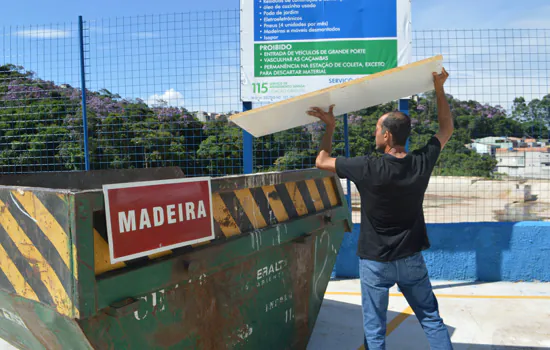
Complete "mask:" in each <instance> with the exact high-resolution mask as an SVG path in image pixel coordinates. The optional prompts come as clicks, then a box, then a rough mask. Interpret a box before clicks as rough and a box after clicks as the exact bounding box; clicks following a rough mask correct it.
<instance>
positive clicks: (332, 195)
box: [323, 177, 338, 206]
mask: <svg viewBox="0 0 550 350" xmlns="http://www.w3.org/2000/svg"><path fill="white" fill-rule="evenodd" d="M323 183H324V184H325V188H326V189H327V195H328V200H329V201H330V204H331V205H332V206H335V205H338V195H337V193H336V188H335V187H334V182H332V178H331V177H325V178H324V179H323Z"/></svg>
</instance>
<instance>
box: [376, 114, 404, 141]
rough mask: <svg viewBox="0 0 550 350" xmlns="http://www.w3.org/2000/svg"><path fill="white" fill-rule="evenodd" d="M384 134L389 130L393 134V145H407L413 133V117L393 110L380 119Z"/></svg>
mask: <svg viewBox="0 0 550 350" xmlns="http://www.w3.org/2000/svg"><path fill="white" fill-rule="evenodd" d="M379 123H380V126H381V131H382V134H384V133H386V131H388V132H389V133H390V134H391V136H392V145H390V146H405V144H406V143H407V139H408V138H409V136H410V134H411V118H409V116H407V115H406V114H405V113H403V112H399V111H393V112H389V113H386V114H384V115H383V116H382V117H380V119H379Z"/></svg>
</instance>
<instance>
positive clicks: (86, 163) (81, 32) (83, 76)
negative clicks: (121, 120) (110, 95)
mask: <svg viewBox="0 0 550 350" xmlns="http://www.w3.org/2000/svg"><path fill="white" fill-rule="evenodd" d="M78 33H79V44H80V87H81V89H82V123H83V124H84V166H85V168H86V171H89V170H90V154H89V152H88V116H87V114H86V71H85V68H84V67H85V63H84V27H83V25H82V16H78Z"/></svg>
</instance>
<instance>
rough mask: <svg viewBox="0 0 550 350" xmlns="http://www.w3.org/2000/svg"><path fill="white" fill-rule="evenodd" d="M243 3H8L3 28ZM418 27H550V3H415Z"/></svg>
mask: <svg viewBox="0 0 550 350" xmlns="http://www.w3.org/2000/svg"><path fill="white" fill-rule="evenodd" d="M238 7H239V1H238V0H202V1H192V0H163V1H158V2H154V1H150V0H132V1H129V0H94V1H68V0H65V1H59V0H52V1H43V0H19V1H4V2H3V3H2V14H1V15H0V27H4V26H17V25H24V26H27V25H31V24H49V23H60V22H67V21H76V20H77V18H78V16H80V15H81V16H83V17H84V18H85V19H88V20H91V19H98V18H105V17H124V16H126V17H129V16H137V15H144V14H165V13H172V12H189V11H210V10H223V9H234V8H238ZM412 13H413V28H414V29H478V28H499V29H500V28H518V27H521V28H549V27H550V24H549V22H550V20H549V18H550V1H548V0H523V1H517V0H460V1H458V0H454V1H450V0H412Z"/></svg>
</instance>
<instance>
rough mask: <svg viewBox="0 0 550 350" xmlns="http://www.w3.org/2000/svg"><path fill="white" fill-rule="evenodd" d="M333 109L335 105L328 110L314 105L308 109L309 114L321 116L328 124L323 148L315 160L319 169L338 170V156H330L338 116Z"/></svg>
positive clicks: (322, 144)
mask: <svg viewBox="0 0 550 350" xmlns="http://www.w3.org/2000/svg"><path fill="white" fill-rule="evenodd" d="M333 109H334V105H331V106H330V107H329V108H328V112H325V111H323V110H322V109H321V108H318V107H313V108H311V109H310V110H309V111H307V114H309V115H310V116H312V117H315V118H319V119H320V120H321V121H323V123H325V124H326V125H327V129H326V131H325V135H323V139H322V140H321V149H320V150H319V154H318V155H317V159H316V160H315V166H316V167H317V168H319V169H323V170H328V171H332V172H336V158H334V157H331V156H330V154H331V153H332V135H333V134H334V129H335V128H336V118H334V113H333Z"/></svg>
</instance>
